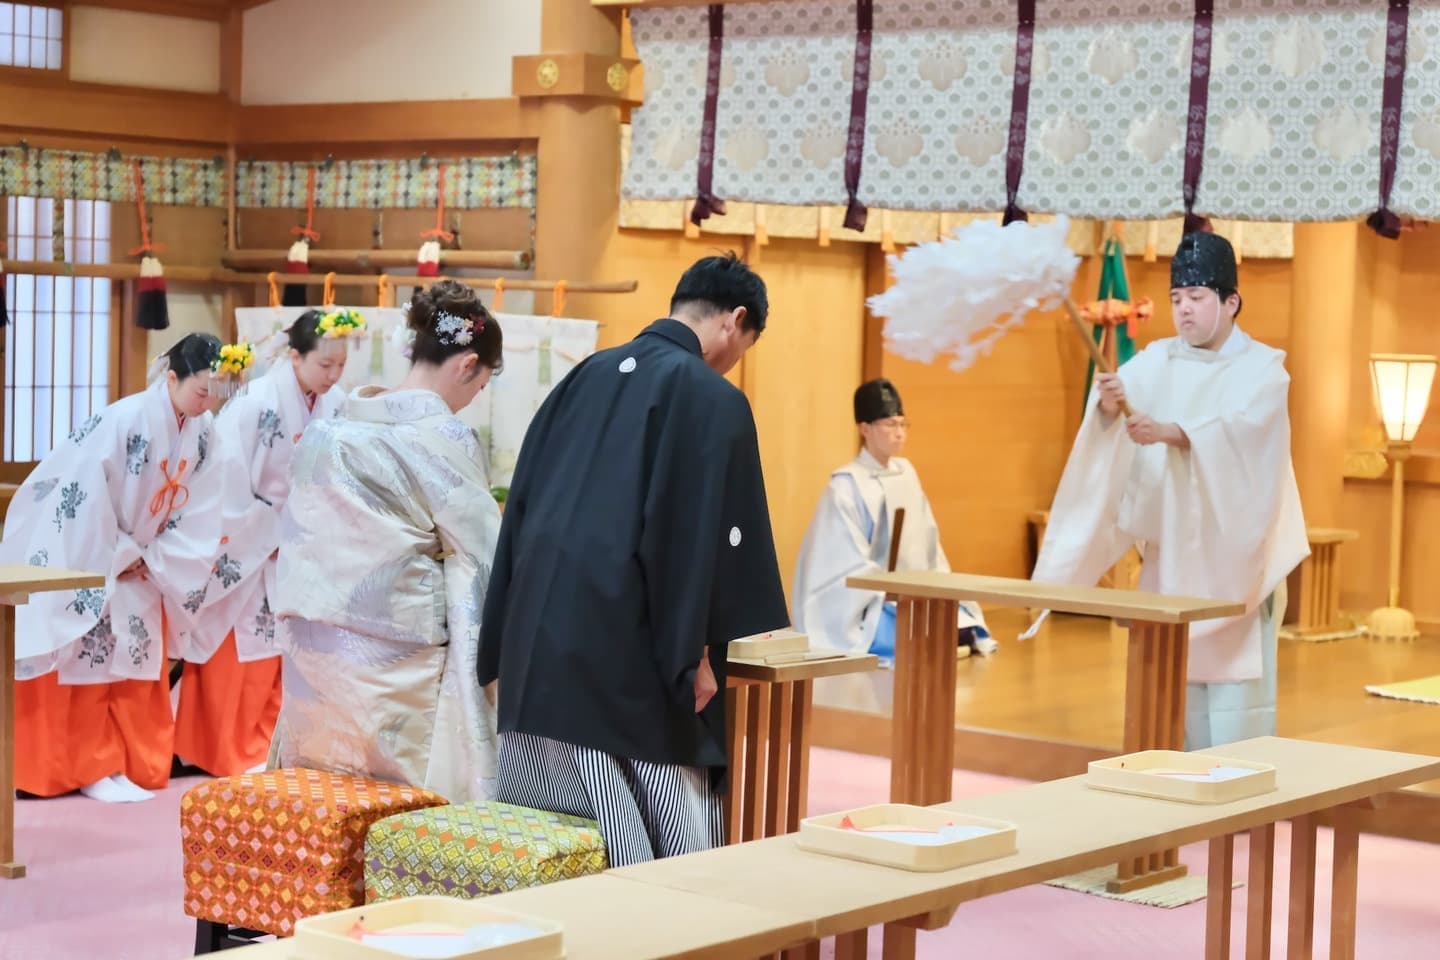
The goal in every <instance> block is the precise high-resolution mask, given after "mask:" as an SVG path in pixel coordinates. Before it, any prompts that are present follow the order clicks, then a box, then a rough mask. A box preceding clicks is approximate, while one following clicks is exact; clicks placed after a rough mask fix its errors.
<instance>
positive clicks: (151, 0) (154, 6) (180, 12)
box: [51, 0, 230, 23]
mask: <svg viewBox="0 0 1440 960" xmlns="http://www.w3.org/2000/svg"><path fill="white" fill-rule="evenodd" d="M51 2H55V0H51ZM59 3H60V5H61V6H63V7H103V8H105V9H107V10H129V11H131V12H133V13H158V14H160V15H161V16H164V17H184V18H185V19H187V20H217V21H220V22H222V23H223V22H224V21H225V19H226V18H227V17H229V16H230V5H229V4H227V3H224V2H223V0H210V2H207V0H59Z"/></svg>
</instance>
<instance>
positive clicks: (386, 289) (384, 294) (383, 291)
mask: <svg viewBox="0 0 1440 960" xmlns="http://www.w3.org/2000/svg"><path fill="white" fill-rule="evenodd" d="M389 299H390V278H389V277H387V276H386V275H385V274H383V273H382V274H380V278H379V279H378V280H376V281H375V305H376V306H377V307H383V306H385V301H387V300H389Z"/></svg>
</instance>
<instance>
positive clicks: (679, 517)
mask: <svg viewBox="0 0 1440 960" xmlns="http://www.w3.org/2000/svg"><path fill="white" fill-rule="evenodd" d="M787 623H789V615H788V613H787V612H786V606H785V596H784V591H783V588H782V586H781V581H780V570H779V565H778V563H777V561H776V559H775V542H774V538H773V536H772V534H771V531H770V515H769V511H768V508H767V507H766V503H765V482H764V478H763V476H762V475H761V471H760V451H759V447H758V444H757V442H756V436H755V419H754V416H753V415H752V413H751V410H750V404H749V402H748V401H747V400H746V398H745V395H744V394H743V393H741V392H740V391H739V390H737V389H736V388H735V387H734V386H732V385H731V384H730V383H729V382H728V381H726V380H725V378H724V377H722V376H720V375H719V374H718V373H716V372H715V371H713V370H711V369H710V368H709V367H708V366H706V365H705V362H704V360H703V359H701V354H700V341H699V338H698V337H696V335H695V333H694V332H693V331H692V330H691V329H690V328H689V327H687V326H686V325H685V324H683V323H680V322H679V321H676V320H668V319H667V320H659V321H656V322H655V323H653V324H651V325H650V326H649V327H648V328H646V329H645V331H644V332H642V333H641V334H640V335H639V336H638V337H636V338H635V339H634V340H633V341H631V342H630V343H628V344H625V345H623V346H620V347H616V348H613V349H610V350H604V351H601V352H600V353H597V354H595V355H593V356H591V357H590V358H588V359H587V360H585V361H584V362H583V363H581V364H580V365H579V366H577V367H576V368H575V369H574V370H573V371H572V372H571V373H570V375H569V376H567V377H566V378H565V379H564V380H563V381H562V382H561V383H560V384H559V385H557V386H556V388H555V389H554V391H553V392H552V393H551V394H550V396H549V398H548V399H547V400H546V401H545V403H544V404H543V405H542V406H541V408H540V410H539V412H538V413H537V414H536V416H535V420H534V422H533V423H532V424H531V426H530V430H529V432H528V433H527V434H526V436H525V442H524V444H523V446H522V447H521V450H520V457H519V461H518V463H517V464H516V467H515V475H514V480H513V482H512V484H511V486H510V493H509V498H508V500H507V501H506V504H505V520H504V524H503V525H502V527H501V530H500V542H499V545H498V547H497V549H496V554H495V568H494V572H493V573H492V575H491V579H490V588H489V592H488V595H487V597H486V601H485V610H484V617H483V620H482V622H481V630H480V658H479V671H478V672H479V679H480V683H481V684H482V685H483V684H488V683H489V682H490V681H492V680H496V679H498V680H499V681H500V689H499V694H500V703H499V723H500V732H501V733H509V732H516V731H518V732H522V733H528V734H532V735H535V736H541V737H548V738H550V739H552V740H559V741H562V742H565V743H570V744H575V745H578V746H584V747H591V748H594V749H597V750H602V751H605V752H607V753H611V754H614V755H617V756H621V757H626V758H629V759H634V760H646V761H650V762H652V763H664V764H681V765H685V766H692V767H710V768H713V769H715V770H716V771H717V772H719V771H723V769H724V767H725V764H726V757H725V653H726V646H727V644H728V643H729V642H730V641H731V640H733V639H735V638H737V637H743V636H748V635H751V634H755V633H759V632H762V631H765V630H770V629H774V628H776V627H782V626H784V625H786V624H787ZM705 647H708V648H709V657H710V664H711V667H712V668H713V670H714V672H715V678H716V680H717V682H718V684H719V692H718V693H717V694H716V696H715V697H714V698H713V699H712V700H711V701H710V704H709V705H708V706H707V707H706V708H705V710H704V711H703V712H702V713H701V714H699V715H697V714H696V713H695V699H694V689H693V684H694V678H695V671H696V667H697V664H698V663H699V660H700V654H701V650H702V648H705Z"/></svg>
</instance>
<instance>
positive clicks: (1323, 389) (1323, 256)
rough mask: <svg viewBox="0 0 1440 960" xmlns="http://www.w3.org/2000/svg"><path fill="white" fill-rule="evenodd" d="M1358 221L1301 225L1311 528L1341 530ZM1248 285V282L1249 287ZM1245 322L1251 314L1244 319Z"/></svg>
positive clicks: (1296, 407)
mask: <svg viewBox="0 0 1440 960" xmlns="http://www.w3.org/2000/svg"><path fill="white" fill-rule="evenodd" d="M1360 229H1361V227H1360V224H1358V223H1297V224H1296V225H1295V259H1294V263H1293V265H1292V269H1291V276H1292V280H1291V298H1290V300H1291V307H1290V317H1291V320H1290V343H1289V347H1290V349H1289V357H1288V359H1287V362H1286V366H1287V368H1288V369H1289V371H1290V377H1291V383H1290V425H1291V444H1290V447H1291V454H1292V456H1293V458H1294V461H1295V478H1296V480H1297V481H1298V483H1299V485H1300V500H1301V503H1302V505H1303V506H1304V510H1305V519H1306V521H1307V522H1308V523H1310V524H1313V525H1317V526H1339V525H1340V521H1341V519H1342V518H1341V515H1340V496H1341V492H1342V490H1343V488H1344V475H1343V470H1344V466H1345V450H1346V446H1347V436H1346V434H1347V432H1348V428H1349V422H1350V385H1351V374H1352V371H1351V364H1352V362H1362V360H1363V358H1354V359H1352V343H1351V329H1352V322H1353V317H1354V309H1355V284H1356V266H1357V261H1358V259H1359V231H1360ZM1242 287H1243V283H1242ZM1241 319H1242V323H1243V319H1244V316H1243V314H1242V317H1241Z"/></svg>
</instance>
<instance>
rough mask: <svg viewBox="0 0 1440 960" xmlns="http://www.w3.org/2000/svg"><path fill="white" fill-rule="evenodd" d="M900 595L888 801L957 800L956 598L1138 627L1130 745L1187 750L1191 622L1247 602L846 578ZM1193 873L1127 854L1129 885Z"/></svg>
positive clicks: (1173, 859)
mask: <svg viewBox="0 0 1440 960" xmlns="http://www.w3.org/2000/svg"><path fill="white" fill-rule="evenodd" d="M846 584H847V585H848V586H851V587H856V588H858V589H861V590H881V591H884V592H885V593H886V594H887V595H891V596H893V597H895V599H896V601H897V607H898V609H897V611H896V620H895V697H894V704H895V707H894V718H893V720H892V723H891V730H892V744H893V745H892V747H891V753H890V799H891V801H892V802H894V803H913V804H919V805H921V806H929V805H932V804H936V803H945V802H946V801H948V800H949V799H950V786H951V780H952V777H953V775H954V768H955V763H954V756H955V754H954V748H955V646H956V634H955V631H956V605H957V604H958V603H959V602H960V601H961V600H970V601H975V602H980V603H991V604H998V605H1001V606H1010V607H1025V608H1029V609H1034V610H1052V611H1055V612H1057V613H1080V614H1088V615H1090V616H1099V617H1110V618H1111V619H1113V620H1115V621H1117V622H1118V623H1120V624H1121V625H1128V626H1129V628H1130V640H1129V643H1130V647H1129V660H1128V663H1127V666H1126V671H1125V751H1124V752H1125V753H1135V752H1138V751H1140V750H1181V749H1183V748H1184V743H1185V657H1186V650H1187V647H1188V641H1189V635H1190V630H1189V624H1190V623H1193V622H1195V621H1197V620H1209V619H1214V618H1218V617H1233V616H1238V615H1240V614H1241V613H1244V612H1245V608H1244V605H1243V604H1239V603H1230V602H1225V601H1219V600H1204V599H1198V598H1193V597H1168V596H1162V595H1160V594H1156V593H1141V592H1139V591H1136V590H1110V589H1107V588H1104V587H1074V586H1061V585H1057V584H1046V583H1034V582H1032V581H1030V580H1015V579H1009V578H1005V577H982V576H976V575H974V574H966V573H940V572H937V571H931V570H922V571H907V572H904V573H881V574H875V575H873V576H865V577H852V578H851V579H849V580H847V581H846ZM1184 875H1185V867H1184V866H1183V865H1182V864H1181V863H1180V862H1179V860H1178V858H1177V851H1176V850H1173V849H1171V850H1166V851H1162V852H1159V853H1152V854H1149V855H1147V856H1144V857H1137V858H1135V859H1133V860H1126V861H1123V862H1121V864H1120V865H1119V870H1118V871H1117V874H1116V878H1115V879H1114V880H1113V881H1111V890H1112V891H1113V892H1116V893H1123V892H1127V891H1130V890H1137V889H1139V888H1141V887H1146V886H1150V885H1152V884H1155V883H1161V882H1163V881H1166V880H1173V879H1175V878H1177V877H1183V876H1184Z"/></svg>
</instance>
